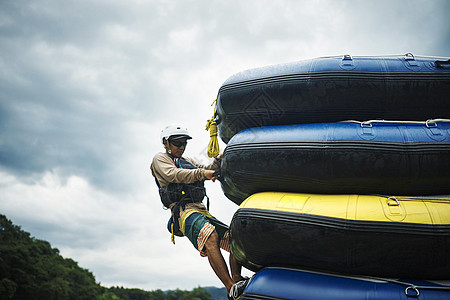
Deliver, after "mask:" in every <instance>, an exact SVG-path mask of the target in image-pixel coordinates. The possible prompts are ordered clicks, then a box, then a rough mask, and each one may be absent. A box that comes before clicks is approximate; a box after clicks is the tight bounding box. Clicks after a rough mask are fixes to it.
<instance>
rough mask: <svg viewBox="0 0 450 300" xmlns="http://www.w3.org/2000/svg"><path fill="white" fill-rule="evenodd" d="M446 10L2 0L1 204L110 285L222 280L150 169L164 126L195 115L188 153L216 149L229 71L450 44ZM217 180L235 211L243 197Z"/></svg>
mask: <svg viewBox="0 0 450 300" xmlns="http://www.w3.org/2000/svg"><path fill="white" fill-rule="evenodd" d="M449 12H450V2H449V1H445V0H442V1H440V0H434V1H429V0H423V1H422V0H421V1H418V0H409V1H392V0H389V1H339V0H328V1H293V0H291V1H283V0H279V1H188V0H184V1H181V0H172V1H144V0H142V1H138V0H136V1H106V0H105V1H56V0H55V1H51V0H48V1H44V0H38V1H20V0H19V1H18V0H4V1H2V2H1V3H0V212H1V213H3V214H6V215H7V216H8V217H9V218H11V219H12V220H13V221H14V222H15V223H16V224H19V225H22V227H23V228H24V229H25V230H27V231H29V232H31V234H32V235H33V236H36V237H37V238H40V239H45V240H48V241H49V242H50V243H51V244H52V245H53V246H54V247H57V248H59V249H60V250H61V253H62V255H64V256H66V257H72V258H74V259H75V260H77V261H78V262H79V263H80V265H81V266H82V267H84V268H87V269H89V270H91V271H92V272H93V273H94V274H95V276H96V278H97V280H98V281H100V282H102V284H104V285H106V286H110V285H123V286H127V287H137V288H142V289H149V290H150V289H156V288H162V289H167V288H177V287H179V288H187V289H191V288H193V287H196V286H198V285H201V286H206V285H216V286H220V282H219V281H218V279H216V278H215V276H214V274H213V272H212V271H211V270H210V268H209V266H208V262H207V260H206V259H202V258H200V257H199V255H198V253H196V252H195V250H194V249H193V247H192V246H191V245H190V243H189V242H188V241H187V240H186V239H177V245H175V246H173V245H172V244H171V243H170V236H169V233H168V232H167V231H166V229H165V224H166V222H167V219H168V217H169V212H167V211H164V210H162V206H161V204H160V201H159V199H158V194H157V190H156V186H155V184H154V180H153V178H152V177H151V175H150V172H149V167H148V166H149V163H150V161H151V158H152V157H153V155H154V153H156V152H157V151H161V150H162V146H161V144H160V142H159V132H160V130H161V128H162V127H163V126H165V125H167V124H169V123H174V122H179V123H182V124H184V125H186V126H187V127H188V128H189V129H190V130H191V132H192V135H193V136H194V140H193V141H192V142H191V143H190V145H189V146H188V150H187V153H186V154H187V155H188V156H191V157H194V158H197V159H198V160H205V161H206V159H207V158H206V154H205V153H204V150H205V148H206V146H207V144H208V140H209V135H208V133H207V132H206V131H205V130H204V127H205V124H206V120H207V119H208V118H210V117H211V116H212V113H213V111H212V107H211V106H210V104H211V102H212V101H213V100H214V99H215V97H216V95H217V91H218V89H219V88H220V86H221V84H222V83H223V82H224V81H225V80H226V79H227V78H228V77H229V76H231V75H232V74H234V73H236V72H239V71H242V70H245V69H249V68H254V67H260V66H265V65H270V64H278V63H285V62H290V61H295V60H301V59H309V58H315V57H320V56H326V55H343V54H347V53H348V54H351V55H389V54H404V53H406V52H412V53H414V54H417V55H419V54H420V55H428V56H444V57H445V56H449V55H450V53H449V51H448V49H450V32H449V30H450V19H449V18H448V14H449ZM221 146H222V149H223V146H224V145H223V144H222V145H221ZM207 188H208V194H209V195H210V198H212V213H213V214H214V215H216V216H217V217H218V218H219V219H222V220H223V221H224V222H226V223H229V222H230V221H231V217H232V215H233V213H234V211H235V210H236V209H237V207H236V206H235V205H234V204H233V203H232V202H231V201H229V200H227V199H226V197H225V196H224V195H223V193H222V192H221V189H220V186H219V184H218V183H215V184H213V183H211V182H208V183H207ZM187 274H188V275H187Z"/></svg>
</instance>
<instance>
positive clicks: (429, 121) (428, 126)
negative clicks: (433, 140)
mask: <svg viewBox="0 0 450 300" xmlns="http://www.w3.org/2000/svg"><path fill="white" fill-rule="evenodd" d="M431 124H432V125H433V126H430V125H431ZM425 126H427V128H431V127H433V128H434V127H437V121H436V120H433V119H429V120H427V121H426V122H425Z"/></svg>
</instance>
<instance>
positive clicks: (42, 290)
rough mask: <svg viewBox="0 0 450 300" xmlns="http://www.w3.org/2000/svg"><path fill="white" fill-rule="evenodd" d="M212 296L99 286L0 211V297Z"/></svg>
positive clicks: (167, 299)
mask: <svg viewBox="0 0 450 300" xmlns="http://www.w3.org/2000/svg"><path fill="white" fill-rule="evenodd" d="M41 299H42V300H179V299H182V300H189V299H190V300H193V299H198V300H212V298H211V294H210V293H209V292H208V291H207V290H206V289H204V288H202V287H198V288H195V289H193V290H192V291H182V290H179V289H177V290H172V291H166V292H163V291H162V290H156V291H144V290H140V289H127V288H123V287H111V288H107V287H103V286H101V285H100V284H99V283H97V282H96V280H95V277H94V275H93V274H92V273H91V272H90V271H89V270H87V269H83V268H81V267H80V266H78V263H77V262H76V261H74V260H73V259H70V258H64V257H62V256H61V255H60V253H59V250H58V249H56V248H52V247H51V245H50V243H48V242H47V241H43V240H39V239H36V238H34V237H31V236H30V234H29V233H28V232H25V231H23V230H22V229H21V227H20V226H17V225H14V224H13V223H12V222H11V221H10V220H9V219H8V218H7V217H6V216H4V215H2V214H0V300H41Z"/></svg>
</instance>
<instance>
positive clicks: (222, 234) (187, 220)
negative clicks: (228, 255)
mask: <svg viewBox="0 0 450 300" xmlns="http://www.w3.org/2000/svg"><path fill="white" fill-rule="evenodd" d="M179 220H180V229H181V232H182V233H183V234H184V235H185V236H186V237H187V238H188V239H189V240H190V241H191V243H192V245H194V247H195V248H196V249H197V250H198V251H199V252H200V255H201V256H207V253H206V249H205V243H206V241H207V240H208V238H209V236H210V235H211V234H212V233H213V232H214V230H216V232H217V235H218V236H219V240H220V248H222V249H224V250H225V251H228V252H230V243H229V228H228V226H227V225H225V224H224V223H222V222H220V221H219V220H217V219H216V218H215V217H213V216H212V215H211V214H210V213H209V212H208V211H206V212H199V211H196V210H186V211H185V212H184V213H183V215H182V216H181V217H180V219H179Z"/></svg>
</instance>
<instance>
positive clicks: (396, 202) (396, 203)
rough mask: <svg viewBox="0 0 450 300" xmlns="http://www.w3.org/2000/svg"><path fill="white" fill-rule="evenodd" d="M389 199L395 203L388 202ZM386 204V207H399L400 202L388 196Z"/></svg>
mask: <svg viewBox="0 0 450 300" xmlns="http://www.w3.org/2000/svg"><path fill="white" fill-rule="evenodd" d="M390 199H392V200H394V201H395V204H394V203H391V202H389V200H390ZM386 202H387V205H388V206H399V205H400V202H398V200H397V198H395V196H389V197H388V198H387V200H386Z"/></svg>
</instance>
